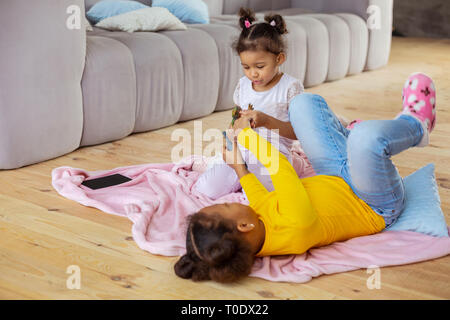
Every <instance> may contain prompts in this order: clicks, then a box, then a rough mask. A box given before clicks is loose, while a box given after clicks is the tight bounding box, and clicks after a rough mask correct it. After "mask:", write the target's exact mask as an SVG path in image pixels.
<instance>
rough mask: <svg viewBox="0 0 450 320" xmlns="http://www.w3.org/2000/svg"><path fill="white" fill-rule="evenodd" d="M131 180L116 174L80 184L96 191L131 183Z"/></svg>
mask: <svg viewBox="0 0 450 320" xmlns="http://www.w3.org/2000/svg"><path fill="white" fill-rule="evenodd" d="M131 180H132V179H130V178H128V177H125V176H123V175H121V174H118V173H117V174H113V175H111V176H106V177H101V178H96V179H90V180H85V181H83V182H82V183H81V184H82V185H83V186H86V187H88V188H90V189H93V190H96V189H102V188H107V187H112V186H116V185H118V184H122V183H125V182H128V181H131Z"/></svg>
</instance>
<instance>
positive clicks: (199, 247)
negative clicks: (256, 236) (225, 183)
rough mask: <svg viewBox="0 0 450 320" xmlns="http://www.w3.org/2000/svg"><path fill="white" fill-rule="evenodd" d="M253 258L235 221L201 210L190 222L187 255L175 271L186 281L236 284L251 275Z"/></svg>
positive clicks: (176, 266) (187, 235)
mask: <svg viewBox="0 0 450 320" xmlns="http://www.w3.org/2000/svg"><path fill="white" fill-rule="evenodd" d="M254 259H255V257H254V254H253V252H252V250H251V247H250V244H249V243H248V242H247V241H245V240H244V239H242V237H241V235H240V234H239V231H238V230H237V228H236V226H235V224H234V222H233V221H232V220H229V219H225V218H223V217H222V216H221V215H220V214H218V213H217V214H205V213H203V212H201V211H200V212H197V213H195V214H193V215H192V216H191V217H190V219H189V223H188V228H187V234H186V254H185V255H184V256H182V257H181V258H180V259H179V260H178V261H177V263H176V264H175V267H174V269H175V274H176V275H177V276H179V277H181V278H184V279H192V280H194V281H201V280H214V281H217V282H233V281H236V280H238V279H240V278H242V277H245V276H247V275H248V274H249V273H250V272H251V269H252V266H253V262H254Z"/></svg>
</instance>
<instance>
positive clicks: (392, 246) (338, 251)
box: [52, 157, 450, 283]
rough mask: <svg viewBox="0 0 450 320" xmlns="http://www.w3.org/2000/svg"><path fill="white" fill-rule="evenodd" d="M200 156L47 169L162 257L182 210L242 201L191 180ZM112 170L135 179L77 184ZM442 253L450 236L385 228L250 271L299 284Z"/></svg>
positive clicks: (176, 246) (181, 229)
mask: <svg viewBox="0 0 450 320" xmlns="http://www.w3.org/2000/svg"><path fill="white" fill-rule="evenodd" d="M199 160H200V161H202V160H203V159H201V158H199V157H192V158H189V159H185V160H184V161H182V162H180V163H178V164H172V163H167V164H146V165H135V166H129V167H120V168H116V169H113V170H108V171H95V172H89V171H85V170H82V169H76V168H70V167H60V168H56V169H54V170H53V171H52V184H53V187H54V188H55V189H56V190H57V191H58V193H59V194H61V195H62V196H64V197H66V198H69V199H71V200H75V201H77V202H79V203H81V204H83V205H85V206H90V207H95V208H97V209H99V210H102V211H104V212H107V213H111V214H116V215H120V216H126V217H128V218H129V219H130V220H131V221H132V222H133V227H132V234H133V239H134V240H135V241H136V243H137V244H138V246H139V247H140V248H141V249H143V250H146V251H148V252H150V253H153V254H159V255H165V256H175V255H182V254H184V253H185V237H186V233H185V230H186V225H185V221H186V217H187V216H188V215H190V214H192V213H195V212H196V211H198V210H199V209H200V208H202V207H204V206H208V205H211V204H214V203H223V202H240V203H244V204H247V202H246V199H245V197H244V196H243V194H242V193H240V192H239V193H232V194H229V195H226V196H224V197H222V198H220V199H218V200H216V201H212V200H211V199H209V198H207V197H205V196H203V195H201V194H198V193H196V192H195V190H194V189H193V188H192V186H193V184H194V183H195V181H196V180H197V178H198V176H199V175H200V172H199V171H196V170H195V168H196V164H197V163H198V161H199ZM196 161H197V162H196ZM200 167H201V166H200ZM115 173H120V174H122V175H125V176H127V177H129V178H132V179H133V180H132V181H129V182H126V183H124V184H121V185H117V186H113V187H108V188H104V189H98V190H91V189H89V188H87V187H85V186H83V185H81V182H83V180H85V179H87V178H93V177H102V176H107V175H111V174H115ZM449 231H450V229H449ZM448 254H450V238H449V237H440V238H439V237H432V236H427V235H424V234H421V233H416V232H409V231H384V232H381V233H378V234H375V235H371V236H364V237H358V238H353V239H350V240H347V241H344V242H337V243H333V244H331V245H328V246H326V247H321V248H316V249H311V250H309V251H308V252H306V253H304V254H302V255H291V256H278V257H264V258H257V260H256V262H255V264H254V267H253V270H252V273H251V274H250V275H251V276H254V277H260V278H264V279H267V280H271V281H288V282H300V283H301V282H308V281H310V280H311V279H312V278H313V277H318V276H320V275H322V274H332V273H337V272H344V271H350V270H356V269H360V268H368V267H370V266H378V267H383V266H392V265H401V264H408V263H414V262H419V261H424V260H429V259H435V258H438V257H442V256H446V255H448Z"/></svg>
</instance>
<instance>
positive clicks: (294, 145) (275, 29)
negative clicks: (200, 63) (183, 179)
mask: <svg viewBox="0 0 450 320" xmlns="http://www.w3.org/2000/svg"><path fill="white" fill-rule="evenodd" d="M239 16H240V19H239V24H240V26H241V28H242V32H241V34H240V36H239V38H238V40H237V41H236V42H235V43H234V44H233V48H234V50H236V52H237V53H238V54H239V57H240V59H241V64H242V67H243V69H244V73H245V76H244V77H242V78H241V79H240V80H239V83H238V84H237V86H236V89H235V92H234V96H233V100H234V103H235V104H236V105H238V106H240V107H241V108H242V110H243V111H242V112H241V113H240V115H241V117H240V119H238V120H237V121H236V122H239V121H250V124H251V126H252V128H254V129H255V130H256V131H257V132H258V134H259V135H261V136H262V137H264V138H265V139H266V140H268V141H269V142H271V144H272V145H274V146H275V147H276V148H278V150H279V151H280V152H281V153H282V154H284V155H285V156H286V157H287V158H288V160H289V162H291V164H292V165H293V167H294V168H295V169H296V171H297V174H299V175H302V177H305V176H308V175H313V174H314V171H313V169H312V167H311V166H310V165H309V162H308V161H307V159H306V158H305V157H304V156H303V157H302V154H303V152H302V150H301V148H300V144H299V143H298V141H297V138H296V136H295V133H294V130H293V129H292V126H291V124H290V122H289V115H288V110H289V103H290V101H291V99H292V98H294V97H295V96H296V95H298V94H301V93H302V92H303V90H304V88H303V84H302V83H301V81H300V80H298V79H296V78H294V77H292V76H290V75H288V74H286V73H283V72H281V71H280V66H281V65H282V64H283V63H284V62H285V61H286V45H285V42H284V39H283V35H284V34H286V33H287V30H286V23H285V21H284V19H283V17H282V16H281V15H278V14H274V15H266V16H265V17H264V20H265V22H261V23H253V22H254V21H255V20H256V18H255V14H254V13H253V12H252V10H250V9H244V8H241V9H240V11H239ZM249 105H252V107H253V110H249ZM239 148H240V151H241V154H242V156H243V159H244V161H245V162H246V164H247V166H248V170H249V171H250V172H252V173H254V174H255V175H256V176H257V178H258V180H259V181H260V182H261V183H262V184H263V185H264V186H265V187H266V189H267V190H268V191H272V190H273V189H274V188H273V185H272V181H271V179H270V175H269V174H268V172H267V170H266V168H265V167H264V166H263V165H262V164H261V163H260V162H259V161H258V160H257V159H256V157H254V156H253V154H251V153H250V152H248V150H247V149H245V148H244V147H242V146H241V145H239ZM305 170H306V172H305ZM194 188H195V189H196V190H197V191H199V192H200V193H202V194H205V195H207V196H208V197H210V198H212V199H217V198H219V197H221V196H223V195H226V194H229V193H231V192H236V191H238V190H239V189H240V188H241V185H240V183H239V178H238V177H237V175H236V173H235V172H234V170H233V169H232V168H231V167H229V166H228V165H227V164H226V163H225V162H224V160H223V158H222V155H218V156H216V157H215V158H214V160H213V161H210V162H209V164H208V167H207V169H206V171H205V172H204V173H203V174H202V175H201V176H200V177H199V179H198V181H197V182H196V184H195V185H194Z"/></svg>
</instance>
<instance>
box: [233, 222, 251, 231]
mask: <svg viewBox="0 0 450 320" xmlns="http://www.w3.org/2000/svg"><path fill="white" fill-rule="evenodd" d="M237 229H238V230H239V231H240V232H249V231H252V230H253V229H255V225H254V224H253V223H249V222H239V223H238V225H237Z"/></svg>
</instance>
